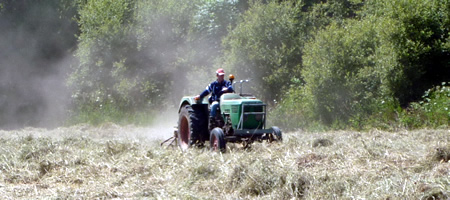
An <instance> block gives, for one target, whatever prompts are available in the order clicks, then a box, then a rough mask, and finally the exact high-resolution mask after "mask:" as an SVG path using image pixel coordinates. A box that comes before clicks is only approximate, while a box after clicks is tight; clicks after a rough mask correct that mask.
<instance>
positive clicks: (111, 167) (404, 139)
mask: <svg viewBox="0 0 450 200" xmlns="http://www.w3.org/2000/svg"><path fill="white" fill-rule="evenodd" d="M143 130H151V129H142V128H138V127H120V126H116V125H110V124H109V125H107V126H106V125H105V126H103V127H98V128H97V127H89V126H75V127H68V128H60V129H55V130H44V129H32V128H28V129H24V130H20V131H11V132H6V131H2V132H0V155H1V156H0V180H1V181H0V195H1V196H3V197H6V199H30V198H31V199H35V198H38V199H48V198H50V199H56V198H62V199H105V198H106V199H109V198H118V199H130V198H131V199H140V198H150V199H351V198H355V199H433V198H440V199H446V198H449V197H450V192H449V191H450V184H449V183H450V170H449V169H450V162H449V160H448V153H449V152H448V150H449V147H448V144H450V132H449V130H418V131H400V132H383V131H378V130H372V131H369V132H346V131H339V132H323V133H308V132H292V133H285V134H284V136H285V137H284V141H283V143H281V144H277V143H255V144H253V145H252V147H251V148H250V149H243V148H242V147H240V146H239V145H229V146H230V148H229V149H228V151H227V153H225V154H219V153H213V152H210V151H209V150H208V149H207V148H203V149H202V148H200V149H199V148H194V149H190V150H188V151H185V152H182V151H180V150H179V149H177V148H162V147H160V146H159V142H160V140H159V139H154V137H152V136H149V135H151V134H153V133H152V131H148V132H146V131H143ZM158 134H159V133H158ZM167 136H168V137H169V136H170V133H167ZM324 138H326V140H327V141H332V143H331V144H330V145H323V144H321V145H320V147H322V148H318V147H319V145H317V146H316V147H314V146H315V145H314V143H315V141H319V140H323V139H324ZM161 140H163V139H161ZM324 144H325V143H324Z"/></svg>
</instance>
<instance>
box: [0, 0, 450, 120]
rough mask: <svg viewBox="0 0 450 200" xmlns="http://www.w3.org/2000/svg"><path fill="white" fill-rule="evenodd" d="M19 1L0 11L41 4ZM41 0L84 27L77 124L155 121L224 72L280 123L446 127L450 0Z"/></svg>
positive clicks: (76, 83) (78, 57) (72, 75)
mask: <svg viewBox="0 0 450 200" xmlns="http://www.w3.org/2000/svg"><path fill="white" fill-rule="evenodd" d="M11 2H12V3H1V4H0V16H2V15H3V16H14V14H16V15H17V13H18V10H17V8H20V7H24V8H26V9H31V8H34V6H37V5H38V4H37V3H34V4H33V3H31V2H36V1H25V0H22V1H18V0H16V1H11ZM18 2H22V3H18ZM23 2H27V3H23ZM38 2H40V3H41V5H42V3H43V2H45V3H44V4H48V5H50V8H51V9H50V10H52V9H53V10H56V11H58V12H55V17H56V16H58V19H59V20H65V21H64V22H65V23H66V24H73V23H76V25H77V26H76V27H75V28H74V27H72V28H70V29H65V30H70V31H72V32H71V33H72V34H73V35H75V36H73V35H72V36H70V34H67V35H64V36H63V37H64V38H65V39H66V40H65V41H70V45H67V46H63V48H64V49H66V50H68V51H69V52H73V54H74V55H75V56H74V59H73V60H74V61H72V62H71V64H70V66H67V65H65V66H60V67H65V68H67V69H68V74H69V75H68V76H67V77H65V78H64V84H65V86H66V87H67V89H68V91H70V102H71V104H70V105H71V107H70V108H71V112H70V115H71V117H70V120H72V121H75V122H86V121H87V122H91V123H100V122H102V121H115V122H124V123H129V122H133V123H140V122H145V121H146V120H148V118H151V116H153V115H154V114H155V113H157V112H159V111H161V109H162V108H167V107H174V106H175V107H176V106H177V103H178V100H179V99H180V97H181V96H183V95H195V94H197V93H200V92H201V90H202V89H203V88H204V87H205V85H206V84H208V83H209V82H210V81H212V80H213V79H214V71H215V70H216V68H219V67H221V68H224V69H225V71H226V72H227V73H233V74H235V76H236V77H237V79H250V80H251V83H250V84H249V85H248V86H247V87H246V88H245V90H247V91H248V92H251V93H254V94H255V95H257V96H258V97H259V98H262V99H263V100H264V101H265V102H267V103H269V104H270V105H271V106H270V107H271V110H270V115H271V118H272V119H274V120H272V121H271V123H274V124H278V125H280V126H282V127H286V128H288V127H290V128H298V127H335V128H348V127H353V128H364V127H373V126H375V127H392V126H404V127H405V126H406V127H411V128H414V127H422V126H433V127H438V126H448V122H449V119H450V112H449V111H448V107H449V105H450V102H449V96H448V95H449V92H448V86H447V84H448V83H447V82H448V81H449V78H448V77H450V53H449V50H450V36H449V30H448V29H449V27H450V2H449V1H448V0H377V1H373V0H305V1H294V0H286V1H279V0H278V1H272V0H260V1H258V0H216V1H212V0H193V1H180V0H91V1H85V0H76V1H65V0H59V1H57V0H54V1H50V0H49V1H38ZM51 5H53V6H51ZM11 13H12V14H11ZM2 18H3V17H2ZM12 19H13V21H17V22H20V23H23V24H24V26H31V24H32V23H33V22H28V21H27V19H21V18H20V17H19V16H17V17H12ZM38 21H39V20H38ZM42 24H43V25H44V24H45V23H44V22H42ZM55 29H56V30H58V29H59V30H61V27H57V28H55ZM74 41H76V42H75V43H74ZM44 43H45V42H44ZM75 46H76V48H75ZM52 55H53V54H52ZM56 55H57V54H56ZM50 57H52V56H50ZM2 86H4V85H2Z"/></svg>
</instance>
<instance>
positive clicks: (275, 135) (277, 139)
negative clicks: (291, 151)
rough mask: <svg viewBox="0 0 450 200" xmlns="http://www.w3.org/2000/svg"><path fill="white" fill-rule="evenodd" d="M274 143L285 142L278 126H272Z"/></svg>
mask: <svg viewBox="0 0 450 200" xmlns="http://www.w3.org/2000/svg"><path fill="white" fill-rule="evenodd" d="M272 130H273V132H272V137H271V138H272V141H275V142H281V141H283V134H282V133H281V130H280V128H278V127H276V126H272Z"/></svg>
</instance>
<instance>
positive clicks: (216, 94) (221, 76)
mask: <svg viewBox="0 0 450 200" xmlns="http://www.w3.org/2000/svg"><path fill="white" fill-rule="evenodd" d="M216 76H217V80H216V81H214V82H212V83H210V84H209V85H208V86H207V87H206V89H205V90H204V91H203V92H202V93H201V94H200V95H198V96H196V97H195V100H197V101H199V100H201V99H203V98H204V97H205V96H208V95H209V94H211V96H210V97H209V99H208V100H209V104H210V105H211V111H210V115H209V122H210V126H214V123H215V117H216V114H217V109H218V108H219V105H220V104H219V103H220V97H221V96H222V94H224V93H230V92H233V85H232V84H231V82H230V81H227V80H225V71H224V70H223V69H222V68H219V69H218V70H217V71H216Z"/></svg>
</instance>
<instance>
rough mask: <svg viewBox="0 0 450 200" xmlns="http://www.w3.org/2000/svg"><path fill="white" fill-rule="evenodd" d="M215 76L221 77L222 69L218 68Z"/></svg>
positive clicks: (223, 73) (223, 72)
mask: <svg viewBox="0 0 450 200" xmlns="http://www.w3.org/2000/svg"><path fill="white" fill-rule="evenodd" d="M216 74H217V75H219V76H222V75H225V71H223V69H222V68H219V69H218V70H217V71H216Z"/></svg>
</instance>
